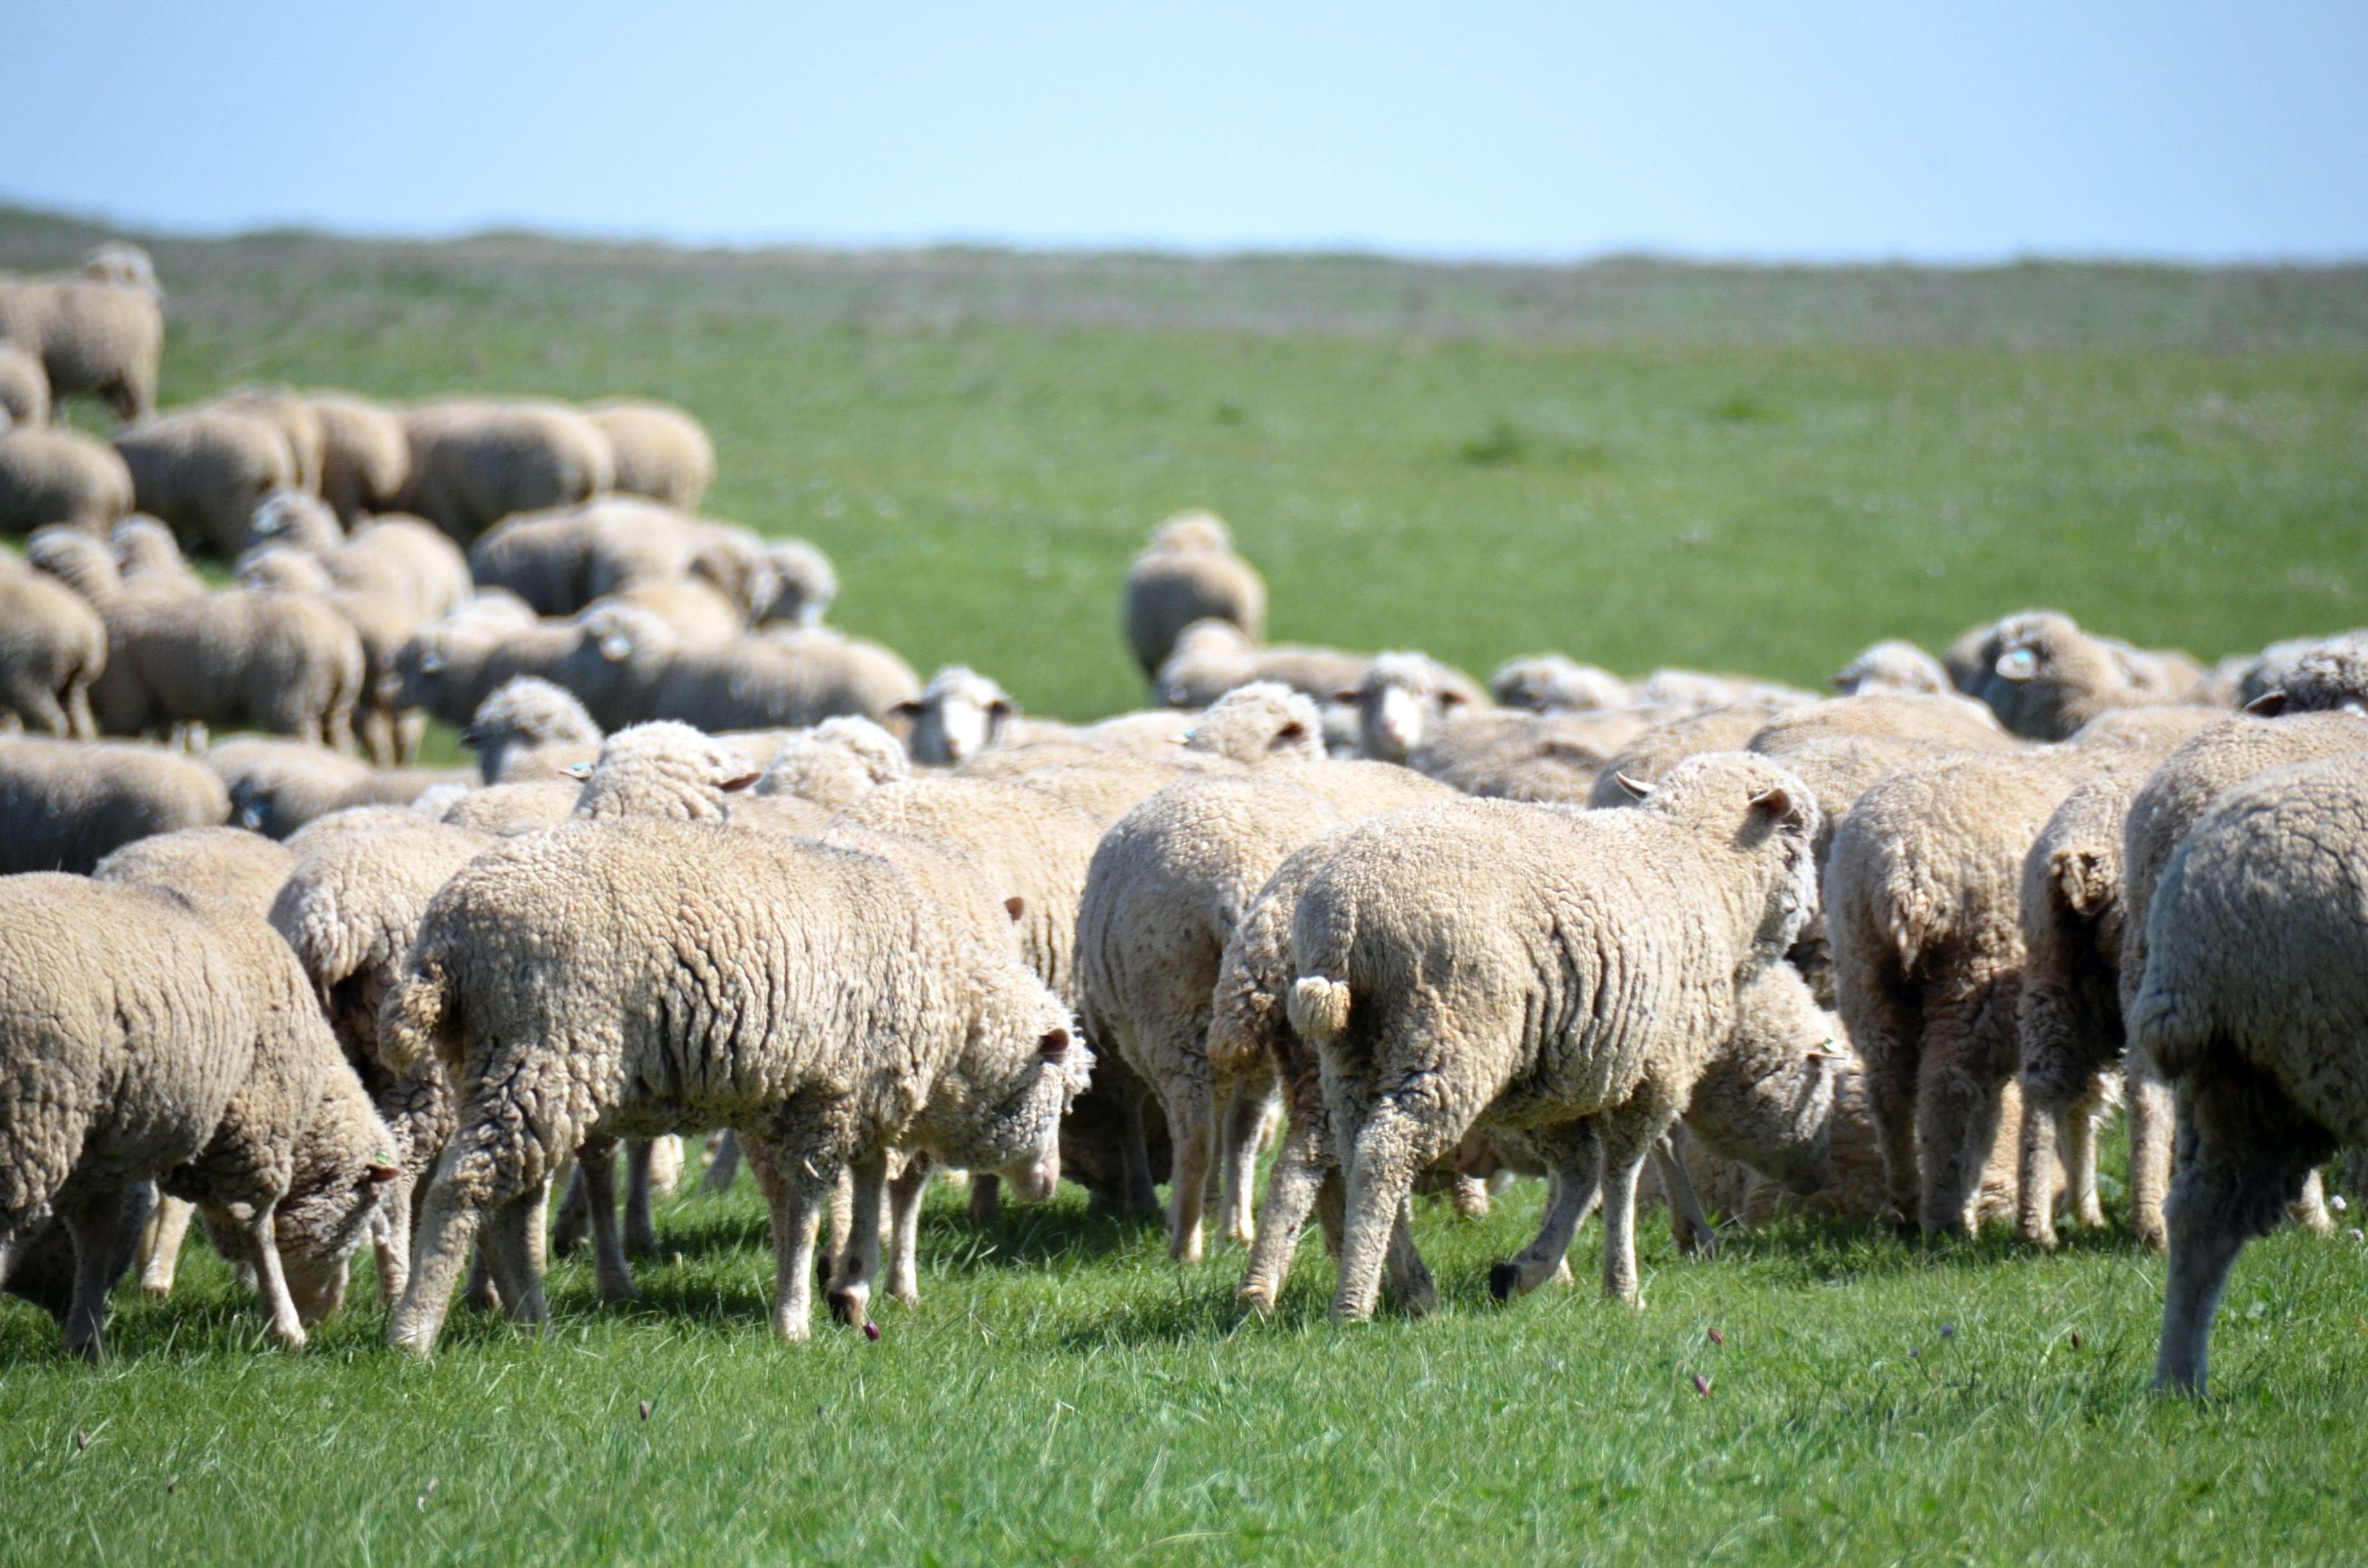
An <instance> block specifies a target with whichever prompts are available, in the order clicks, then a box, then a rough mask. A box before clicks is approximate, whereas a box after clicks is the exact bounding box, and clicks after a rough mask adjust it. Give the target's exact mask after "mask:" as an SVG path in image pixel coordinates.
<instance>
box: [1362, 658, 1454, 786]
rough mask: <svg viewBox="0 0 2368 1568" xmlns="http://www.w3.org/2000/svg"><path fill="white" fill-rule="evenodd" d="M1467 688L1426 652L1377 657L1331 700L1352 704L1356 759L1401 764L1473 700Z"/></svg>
mask: <svg viewBox="0 0 2368 1568" xmlns="http://www.w3.org/2000/svg"><path fill="white" fill-rule="evenodd" d="M1467 686H1468V682H1459V681H1458V680H1457V679H1456V678H1454V677H1452V676H1450V674H1449V672H1448V670H1447V669H1446V667H1445V666H1443V665H1440V663H1439V662H1438V661H1436V660H1434V659H1432V658H1430V657H1429V656H1428V655H1427V654H1422V653H1376V654H1374V655H1373V657H1372V662H1371V663H1369V664H1367V665H1366V666H1365V673H1364V676H1362V678H1361V679H1360V680H1359V681H1358V682H1357V683H1356V684H1355V685H1354V686H1353V687H1342V688H1340V689H1339V690H1338V691H1336V692H1334V693H1333V694H1332V698H1333V700H1334V701H1336V702H1352V703H1354V704H1356V707H1357V736H1358V750H1359V754H1360V756H1365V757H1368V758H1371V759H1372V760H1373V761H1375V762H1404V761H1406V754H1407V753H1408V752H1411V751H1413V750H1414V749H1415V748H1416V747H1417V746H1419V745H1421V744H1423V742H1424V741H1425V740H1426V739H1428V738H1429V737H1430V736H1431V735H1432V734H1433V733H1436V732H1437V731H1438V729H1439V727H1440V725H1442V724H1444V723H1445V722H1447V718H1448V716H1449V715H1450V714H1452V713H1453V712H1454V711H1456V710H1458V709H1460V708H1461V707H1463V705H1464V704H1466V703H1468V702H1470V701H1472V700H1473V697H1472V693H1471V692H1470V691H1469V690H1468V689H1467ZM1483 700H1484V701H1485V699H1483Z"/></svg>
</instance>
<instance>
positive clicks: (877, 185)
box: [0, 0, 2368, 259]
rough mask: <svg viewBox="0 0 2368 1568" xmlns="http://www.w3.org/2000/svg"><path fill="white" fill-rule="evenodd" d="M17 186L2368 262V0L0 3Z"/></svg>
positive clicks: (1026, 235)
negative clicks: (2000, 0) (2005, 0)
mask: <svg viewBox="0 0 2368 1568" xmlns="http://www.w3.org/2000/svg"><path fill="white" fill-rule="evenodd" d="M5 3H6V10H7V12H8V15H7V19H6V29H5V44H0V103H6V105H7V106H8V109H7V119H8V120H9V122H10V123H11V124H12V125H13V126H14V127H16V131H15V132H14V133H13V134H12V135H11V136H9V137H8V138H7V140H6V144H5V146H0V197H5V198H7V199H15V200H18V201H25V202H31V203H37V204H40V205H48V206H59V207H65V208H70V209H74V210H81V211H88V212H97V213H103V214H107V215H109V216H112V217H116V218H120V219H123V220H126V221H130V222H140V223H147V224H154V225H162V226H167V227H173V228H182V229H196V230H203V231H219V230H226V229H233V228H240V227H248V226H254V225H258V224H265V223H273V222H302V223H312V224H319V225H324V226H328V227H333V228H337V229H346V230H358V231H366V232H373V233H450V232H455V231H461V230H467V229H472V228H477V227H483V226H486V225H490V224H496V223H500V224H523V225H530V226H534V227H540V228H549V229H555V230H561V231H567V232H575V233H603V234H640V235H656V236H664V237H666V238H672V239H678V240H686V241H711V240H721V241H730V242H750V241H763V240H797V241H818V242H825V243H855V244H862V243H881V242H885V243H894V244H911V243H919V242H928V241H936V240H949V239H967V240H981V241H993V242H1005V243H1016V244H1038V245H1069V244H1093V245H1101V244H1152V245H1160V246H1180V247H1186V248H1190V249H1229V248H1237V247H1266V246H1289V247H1304V246H1324V247H1351V248H1360V249H1382V250H1390V251H1399V252H1410V253H1417V254H1424V255H1441V256H1518V257H1565V256H1587V255H1592V254H1596V253H1600V252H1602V251H1605V250H1611V249H1626V248H1648V249H1655V250H1662V251H1670V252H1677V253H1683V254H1691V255H1701V256H1748V257H1760V258H1802V259H1826V258H1837V257H1854V258H1873V257H1890V256H1907V257H1917V258H1929V259H1988V258H1995V257H2001V256H2011V255H2017V254H2026V253H2044V254H2051V255H2098V254H2112V255H2123V256H2167V257H2182V258H2199V259H2218V258H2227V257H2271V256H2297V257H2333V256H2363V255H2368V4H2363V3H2362V0H2322V3H2302V0H2295V3H2283V0H2227V3H2226V4H2220V5H2193V4H2183V3H2179V0H2169V3H2156V4H2125V3H2112V4H2094V5H2084V4H2079V3H2078V0H2072V3H2069V4H2066V3H2065V0H2055V3H2052V4H2050V3H2031V4H2024V3H2016V4H1999V5H1944V4H1927V3H1921V0H1904V3H1900V0H1895V3H1893V4H1885V5H1849V4H1833V3H1822V0H1808V3H1800V4H1793V3H1786V4H1772V5H1771V4H1767V3H1764V0H1763V3H1759V4H1752V5H1736V4H1724V3H1715V4H1703V3H1691V0H1689V3H1684V4H1677V5H1668V4H1656V5H1649V6H1648V5H1633V6H1628V5H1622V6H1604V5H1592V4H1567V5H1550V4H1517V3H1503V4H1492V3H1486V0H1470V3H1466V4H1462V5H1393V4H1375V5H1336V4H1328V3H1327V4H1289V3H1286V0H1273V3H1269V4H1234V3H1232V0H1200V3H1195V4H1189V5H1170V6H1156V7H1153V6H1135V5H1129V4H1123V3H1119V0H1107V3H1104V4H1096V5H1074V6H1071V5H1030V4H1024V3H1019V4H1001V5H985V6H982V5H976V4H970V5H951V4H937V3H934V0H916V3H913V4H908V5H903V6H861V5H844V6H829V7H821V6H807V5H799V4H777V5H765V4H753V3H752V4H734V3H732V0H678V3H668V4H657V5H639V6H630V5H621V4H615V3H613V0H584V3H580V4H570V5H534V6H522V5H502V4H497V3H490V0H411V3H406V4H401V5H391V4H383V3H380V0H351V3H348V0H328V3H325V4H324V3H322V0H268V3H259V0H222V3H220V4H211V5H193V4H189V3H188V0H179V3H176V4H171V5H165V4H159V3H156V0H123V3H120V4H113V5H97V4H84V3H77V0H5Z"/></svg>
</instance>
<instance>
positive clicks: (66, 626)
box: [0, 551, 107, 740]
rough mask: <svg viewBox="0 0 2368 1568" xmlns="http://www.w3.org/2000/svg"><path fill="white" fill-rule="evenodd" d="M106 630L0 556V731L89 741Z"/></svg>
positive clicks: (84, 606)
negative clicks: (92, 700)
mask: <svg viewBox="0 0 2368 1568" xmlns="http://www.w3.org/2000/svg"><path fill="white" fill-rule="evenodd" d="M106 667H107V627H106V624H105V623H104V622H102V621H101V620H100V619H98V612H97V610H95V609H93V608H91V607H90V604H89V602H88V601H87V600H85V599H84V598H83V597H82V596H81V595H79V594H77V593H75V592H74V590H73V589H71V588H69V587H67V586H66V585H64V584H63V583H61V582H59V581H57V580H56V579H55V578H53V577H51V576H49V575H47V574H43V573H40V572H36V571H33V570H32V569H30V568H29V567H27V566H26V565H25V564H24V563H23V562H19V561H18V560H17V558H16V557H14V556H12V555H9V554H7V553H6V551H0V728H9V727H15V726H19V725H21V726H22V727H23V728H25V729H28V730H32V731H36V732H39V733H43V734H51V735H72V736H74V738H75V739H77V740H95V739H97V735H98V724H97V720H95V719H94V718H92V716H91V710H90V687H91V683H92V682H93V681H95V680H97V678H98V676H99V674H100V672H101V671H103V670H105V669H106Z"/></svg>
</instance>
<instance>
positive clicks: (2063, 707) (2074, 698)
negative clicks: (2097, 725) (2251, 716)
mask: <svg viewBox="0 0 2368 1568" xmlns="http://www.w3.org/2000/svg"><path fill="white" fill-rule="evenodd" d="M2174 658H2175V659H2176V660H2184V661H2185V665H2183V666H2180V667H2177V668H2174V667H2173V660H2174ZM1980 659H1981V661H1982V673H1980V674H1978V675H1976V676H1975V677H1974V679H1975V684H1974V686H1973V687H1971V688H1970V694H1971V695H1973V696H1975V697H1977V698H1979V699H1981V700H1983V701H1984V702H1987V703H1988V704H1989V706H1990V707H1991V709H1992V710H1995V711H1996V712H1997V714H1998V720H1999V722H2002V723H2003V724H2005V725H2006V727H2007V728H2008V729H2009V730H2011V731H2013V732H2014V733H2016V734H2019V735H2022V736H2026V737H2028V738H2030V739H2032V740H2041V741H2058V740H2064V739H2066V738H2067V737H2068V736H2070V735H2071V734H2072V733H2073V732H2074V731H2076V730H2078V729H2079V727H2080V726H2081V725H2083V724H2085V723H2087V722H2089V720H2091V719H2093V718H2095V717H2096V716H2097V715H2098V714H2100V713H2101V712H2104V711H2105V710H2108V709H2112V708H2132V707H2141V706H2146V705H2154V704H2164V703H2185V702H2192V701H2194V700H2195V699H2196V698H2197V697H2198V696H2199V695H2200V688H2201V687H2202V685H2203V670H2202V669H2201V668H2200V667H2196V666H2195V665H2194V661H2192V660H2191V659H2186V655H2184V654H2179V655H2175V656H2172V655H2164V654H2150V653H2141V652H2140V651H2139V650H2137V649H2135V648H2132V647H2130V646H2129V644H2127V643H2125V642H2116V641H2114V640H2112V639H2109V638H2100V637H2094V636H2091V635H2089V633H2087V632H2085V631H2081V630H2080V628H2079V627H2078V625H2076V624H2075V623H2074V622H2073V620H2072V619H2071V618H2070V617H2069V616H2065V615H2058V614H2056V613H2055V612H2054V611H2052V610H2032V611H2028V612H2026V613H2024V614H2021V615H2013V616H2009V617H2008V618H2007V619H2004V620H2001V621H1999V622H1998V624H1997V625H1996V626H1994V627H1992V628H1990V629H1989V631H1988V633H1987V636H1986V637H1985V638H1984V639H1983V642H1982V644H1981V653H1980Z"/></svg>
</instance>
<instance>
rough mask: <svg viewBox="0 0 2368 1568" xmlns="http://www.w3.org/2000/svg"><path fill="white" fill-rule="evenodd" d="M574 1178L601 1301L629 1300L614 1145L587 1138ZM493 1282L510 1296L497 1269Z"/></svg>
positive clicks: (629, 1281)
mask: <svg viewBox="0 0 2368 1568" xmlns="http://www.w3.org/2000/svg"><path fill="white" fill-rule="evenodd" d="M575 1178H576V1180H578V1181H580V1182H582V1183H583V1184H584V1199H585V1203H586V1210H587V1212H589V1214H590V1215H591V1217H592V1278H593V1279H594V1281H595V1282H596V1283H597V1284H598V1286H599V1288H600V1299H601V1300H602V1301H632V1299H633V1297H634V1295H635V1294H636V1292H635V1291H634V1290H633V1270H632V1266H631V1265H629V1264H627V1263H626V1261H625V1245H624V1238H623V1236H622V1235H621V1234H620V1233H619V1231H618V1228H617V1145H616V1144H614V1143H612V1142H609V1141H608V1140H606V1139H587V1140H586V1142H585V1144H584V1146H583V1147H582V1148H580V1149H578V1150H576V1151H575ZM494 1278H495V1283H497V1284H499V1285H501V1286H502V1287H503V1290H502V1294H503V1295H505V1296H507V1295H508V1294H509V1290H508V1281H507V1280H505V1279H503V1278H501V1274H500V1271H499V1270H498V1269H496V1270H495V1275H494Z"/></svg>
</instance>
